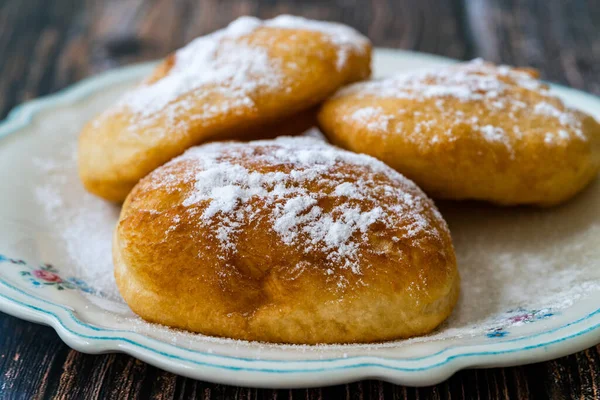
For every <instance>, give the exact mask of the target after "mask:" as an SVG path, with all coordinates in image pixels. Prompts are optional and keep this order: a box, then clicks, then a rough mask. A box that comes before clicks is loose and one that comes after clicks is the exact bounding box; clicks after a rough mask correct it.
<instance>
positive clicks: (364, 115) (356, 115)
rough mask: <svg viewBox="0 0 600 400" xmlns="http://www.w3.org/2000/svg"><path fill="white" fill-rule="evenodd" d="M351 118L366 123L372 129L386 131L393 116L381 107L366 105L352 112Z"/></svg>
mask: <svg viewBox="0 0 600 400" xmlns="http://www.w3.org/2000/svg"><path fill="white" fill-rule="evenodd" d="M349 119H351V120H353V121H356V122H359V123H361V124H364V125H365V126H366V127H367V129H370V130H376V131H386V130H387V129H388V127H389V122H390V120H391V119H392V117H391V116H389V115H387V114H386V113H385V111H384V110H383V109H382V108H381V107H364V108H360V109H358V110H356V111H355V112H353V113H352V114H350V116H349Z"/></svg>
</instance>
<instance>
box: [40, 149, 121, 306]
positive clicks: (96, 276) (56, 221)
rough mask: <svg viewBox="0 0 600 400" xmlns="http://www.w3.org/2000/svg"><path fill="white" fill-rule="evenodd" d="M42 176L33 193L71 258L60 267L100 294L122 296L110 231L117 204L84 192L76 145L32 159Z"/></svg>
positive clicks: (114, 221) (116, 217)
mask: <svg viewBox="0 0 600 400" xmlns="http://www.w3.org/2000/svg"><path fill="white" fill-rule="evenodd" d="M33 163H34V165H35V166H36V167H37V168H38V169H39V171H40V174H41V175H42V176H43V183H42V184H41V185H39V186H37V187H36V188H35V191H34V193H35V196H36V198H37V199H38V201H39V203H40V205H41V206H42V208H43V209H44V210H45V212H46V215H47V218H48V221H49V222H50V223H52V224H53V225H54V226H55V227H56V228H57V231H58V235H56V240H57V241H59V243H60V244H57V247H59V248H60V247H62V248H64V249H65V250H66V256H67V257H68V259H70V261H71V262H70V263H68V264H67V265H61V266H60V267H61V270H64V268H70V271H71V273H72V275H74V276H76V277H78V278H80V279H83V280H84V281H85V282H88V283H89V284H90V285H92V286H93V287H94V288H96V289H97V290H98V292H100V293H102V295H103V296H105V297H107V298H109V299H112V300H119V301H122V300H121V296H120V295H119V292H118V290H117V287H116V283H115V279H114V275H113V271H112V269H113V264H112V233H113V229H114V227H115V224H116V221H117V219H118V217H119V212H120V207H118V206H116V205H114V204H111V203H109V202H106V201H104V200H101V199H99V198H98V197H96V196H94V195H92V194H90V193H88V192H86V191H85V190H84V188H83V187H82V186H81V183H80V182H79V177H78V175H77V168H76V146H74V145H70V146H67V147H65V148H62V150H61V151H58V152H57V153H56V156H55V157H54V158H50V159H41V158H37V159H34V160H33Z"/></svg>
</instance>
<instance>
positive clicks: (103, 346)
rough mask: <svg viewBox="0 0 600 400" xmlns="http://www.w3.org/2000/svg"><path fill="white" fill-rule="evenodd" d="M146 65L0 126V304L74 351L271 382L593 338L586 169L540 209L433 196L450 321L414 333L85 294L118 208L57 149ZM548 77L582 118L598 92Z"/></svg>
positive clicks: (393, 374) (503, 357)
mask: <svg viewBox="0 0 600 400" xmlns="http://www.w3.org/2000/svg"><path fill="white" fill-rule="evenodd" d="M450 62H453V61H451V60H447V59H442V58H438V57H434V56H429V55H424V54H418V53H411V52H404V51H392V50H378V51H377V52H376V54H375V63H374V67H375V71H376V74H377V75H385V74H388V73H390V72H396V71H401V70H409V69H415V68H421V67H432V66H436V65H441V64H445V63H450ZM151 68H152V64H145V65H138V66H133V67H127V68H122V69H118V70H115V71H111V72H109V73H106V74H103V75H100V76H97V77H93V78H91V79H87V80H85V81H83V82H81V83H79V84H77V85H75V86H74V87H72V88H69V89H67V90H65V91H63V92H61V93H59V94H56V95H53V96H50V97H47V98H44V99H40V100H36V101H33V102H30V103H27V104H25V105H23V106H21V107H19V108H18V109H16V110H15V111H13V112H12V113H11V114H10V116H9V118H8V119H7V121H5V122H3V123H2V125H0V136H1V137H2V138H1V139H0V177H1V179H0V182H1V187H2V191H1V192H0V310H2V311H4V312H6V313H9V314H12V315H16V316H18V317H20V318H23V319H27V320H30V321H35V322H39V323H43V324H47V325H50V326H52V327H53V328H54V329H55V330H56V331H57V332H58V334H59V335H60V337H61V338H62V339H63V340H64V341H65V342H66V343H67V344H68V345H69V346H71V347H73V348H75V349H77V350H80V351H83V352H86V353H103V352H116V351H121V352H125V353H128V354H131V355H133V356H135V357H137V358H139V359H142V360H144V361H146V362H148V363H150V364H153V365H156V366H158V367H161V368H163V369H165V370H169V371H172V372H175V373H178V374H181V375H186V376H189V377H193V378H197V379H202V380H206V381H212V382H219V383H226V384H233V385H243V386H256V387H273V388H275V387H309V386H322V385H331V384H336V383H343V382H349V381H354V380H359V379H366V378H379V379H383V380H387V381H391V382H394V383H399V384H404V385H417V386H418V385H431V384H435V383H438V382H440V381H442V380H444V379H446V378H448V377H449V376H450V375H452V374H453V373H454V372H456V371H458V370H460V369H462V368H469V367H492V366H507V365H517V364H525V363H531V362H536V361H541V360H547V359H551V358H555V357H559V356H563V355H566V354H569V353H573V352H576V351H579V350H582V349H585V348H587V347H590V346H592V345H595V344H596V343H598V342H600V309H599V307H600V245H599V244H600V213H599V210H600V182H598V181H597V182H595V183H594V184H592V185H591V187H590V188H588V189H587V190H586V191H585V192H584V193H582V194H581V195H579V196H578V197H577V198H575V199H574V200H573V201H571V202H569V203H568V204H567V205H565V206H561V207H558V208H554V209H551V210H535V209H520V208H517V209H508V208H505V209H498V208H493V207H488V206H485V205H479V204H440V206H441V210H442V213H443V214H444V216H445V217H446V218H447V220H448V222H449V224H450V228H451V230H452V234H453V237H454V241H455V245H456V249H457V255H458V259H459V268H460V271H461V275H462V277H463V294H462V298H461V301H460V302H459V305H458V307H457V309H456V310H455V312H454V314H453V316H452V317H451V318H450V320H449V321H448V322H447V323H446V324H444V325H443V326H442V327H441V328H440V329H439V330H438V331H437V332H435V333H434V334H432V335H430V336H427V337H423V338H417V339H412V340H407V341H398V342H393V343H384V344H373V345H348V346H283V345H267V344H261V343H249V342H242V341H233V340H224V339H216V338H208V337H204V336H200V335H192V334H187V333H184V332H174V331H171V330H169V329H167V328H164V327H160V326H153V325H150V324H147V323H144V322H142V321H141V320H139V319H138V318H136V317H135V316H134V315H133V314H132V313H131V311H130V310H129V309H128V308H127V307H126V306H125V305H124V304H123V302H122V300H120V299H119V298H118V296H116V295H115V294H114V292H111V293H106V291H105V292H104V293H98V289H99V286H101V287H102V290H104V288H105V287H106V285H107V284H110V281H111V278H110V276H111V273H110V265H108V266H107V265H104V264H102V263H105V264H106V263H110V261H109V260H110V255H109V254H108V253H109V252H110V243H109V240H110V227H111V226H112V225H111V224H112V223H113V222H114V221H115V220H116V217H117V215H118V209H117V208H116V207H114V206H111V205H108V204H105V203H103V202H102V200H99V199H96V198H93V197H92V196H90V195H88V194H86V193H85V192H84V191H83V189H82V188H81V186H80V185H79V182H78V181H77V178H76V169H75V163H74V158H73V157H72V156H73V149H74V144H75V143H76V139H77V134H78V132H79V130H80V128H81V126H82V124H83V123H84V122H85V121H86V120H88V119H89V118H90V117H91V116H93V115H94V114H95V113H96V112H98V111H100V110H102V109H103V108H104V107H106V106H107V105H108V104H110V102H112V101H114V99H115V98H116V97H117V96H118V95H119V94H120V93H122V92H123V91H124V90H125V89H126V88H128V87H131V85H133V84H134V83H135V82H136V81H138V80H139V79H140V78H141V77H142V76H144V75H145V74H147V73H148V71H150V69H151ZM553 89H554V90H555V92H556V93H557V94H558V95H560V96H561V97H563V98H564V100H565V101H567V102H568V103H569V104H571V105H572V106H575V107H578V108H580V109H582V110H585V111H587V112H589V113H592V114H595V113H596V116H597V112H598V111H599V110H600V100H599V99H598V98H595V97H593V96H590V95H588V94H585V93H582V92H578V91H575V90H572V89H567V88H562V87H553ZM547 162H551V160H547ZM86 207H87V208H86ZM88 209H89V210H91V211H89V213H88V212H87V211H86V210H88ZM71 210H75V211H71ZM77 210H78V211H77ZM82 210H83V211H84V212H83V214H86V213H88V214H90V215H91V216H90V215H88V216H85V215H84V216H82V215H81V214H82V213H81V211H82ZM92 214H93V215H92ZM107 226H108V228H107ZM82 260H83V261H82ZM106 260H108V261H106ZM47 263H50V264H47ZM102 265H104V266H102ZM98 268H100V269H98ZM102 268H104V269H102ZM100 283H102V285H100Z"/></svg>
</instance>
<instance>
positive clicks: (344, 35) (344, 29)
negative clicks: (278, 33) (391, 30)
mask: <svg viewBox="0 0 600 400" xmlns="http://www.w3.org/2000/svg"><path fill="white" fill-rule="evenodd" d="M265 25H266V26H271V27H277V28H285V29H302V30H310V31H317V32H321V33H324V34H325V35H326V37H327V38H328V39H329V41H330V42H331V43H332V44H333V45H335V47H336V48H337V49H338V52H337V68H338V70H341V69H343V68H344V67H345V65H346V62H347V61H348V57H349V55H350V52H355V53H358V54H364V53H365V51H366V49H367V47H368V46H369V40H368V39H367V38H366V37H364V36H363V35H361V34H360V33H358V32H357V31H356V30H354V29H352V28H350V27H349V26H346V25H343V24H338V23H334V22H323V21H315V20H310V19H306V18H302V17H296V16H293V15H280V16H278V17H276V18H274V19H272V20H268V21H265Z"/></svg>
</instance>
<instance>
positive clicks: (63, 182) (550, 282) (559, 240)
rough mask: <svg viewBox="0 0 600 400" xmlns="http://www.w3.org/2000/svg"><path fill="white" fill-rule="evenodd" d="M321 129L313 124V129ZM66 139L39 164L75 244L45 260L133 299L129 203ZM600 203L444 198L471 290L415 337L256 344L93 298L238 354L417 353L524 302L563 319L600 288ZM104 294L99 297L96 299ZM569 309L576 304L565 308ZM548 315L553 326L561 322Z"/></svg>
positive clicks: (53, 211) (510, 323)
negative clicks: (128, 288) (127, 253)
mask: <svg viewBox="0 0 600 400" xmlns="http://www.w3.org/2000/svg"><path fill="white" fill-rule="evenodd" d="M66 129H68V127H66ZM316 134H317V133H316V132H314V131H313V133H312V135H316ZM74 135H75V133H74ZM60 137H61V135H47V136H45V138H47V139H48V140H50V138H52V145H51V146H48V147H51V148H55V149H58V150H56V151H52V152H48V154H47V155H44V156H39V157H37V158H36V159H35V166H36V168H37V170H38V172H37V173H38V176H37V178H36V179H35V182H37V184H36V185H37V186H36V188H35V193H34V194H35V198H36V199H37V201H38V203H39V205H40V209H41V210H43V215H44V216H45V219H46V220H47V222H48V223H49V229H52V233H53V238H54V242H53V246H54V247H56V248H58V249H64V252H65V257H64V259H61V260H58V259H57V260H44V261H49V262H54V263H55V265H56V266H57V267H58V268H59V270H60V272H61V276H65V277H66V276H75V277H77V278H79V279H82V280H84V281H85V282H87V283H88V284H89V285H91V286H92V287H93V288H94V289H96V291H97V292H98V293H104V294H105V295H107V296H108V297H109V298H112V299H118V301H119V304H120V305H121V304H123V303H122V302H123V300H122V299H121V298H120V296H119V294H118V290H117V288H116V284H115V282H114V278H113V266H112V260H111V239H112V232H113V228H114V226H115V224H116V222H117V220H118V213H119V207H117V206H114V205H112V204H110V203H108V202H105V201H103V200H101V199H98V198H96V197H94V196H92V195H90V194H88V193H86V192H85V190H84V189H83V188H82V187H81V184H80V182H79V178H78V176H77V166H76V161H75V151H76V146H75V145H74V140H73V141H70V142H68V141H64V142H63V141H62V140H61V141H58V142H55V140H58V139H59V138H60ZM74 137H75V136H73V138H74ZM63 140H64V139H63ZM356 186H357V185H355V184H353V183H351V182H344V183H340V184H338V185H336V186H335V188H334V189H333V190H335V191H336V192H337V195H339V196H342V195H348V196H350V197H354V196H359V194H358V189H357V187H356ZM598 204H600V181H597V182H595V183H594V184H593V185H592V187H590V188H589V190H587V191H585V192H584V193H582V194H581V195H580V196H578V197H577V198H575V199H574V200H573V201H572V202H569V203H568V204H566V205H565V206H563V207H560V208H558V209H553V210H531V209H515V208H506V209H505V208H496V207H491V206H486V205H476V206H474V205H473V204H472V203H469V204H466V203H464V204H462V203H444V204H442V207H441V210H442V212H443V214H444V216H445V217H446V219H447V220H448V223H449V225H450V229H451V231H452V235H453V239H454V244H455V249H456V255H457V261H458V266H459V270H460V272H461V281H462V282H461V298H460V301H459V304H458V305H457V307H456V309H455V310H454V312H453V314H452V315H451V317H450V319H449V320H448V321H447V322H446V323H445V324H444V325H442V326H441V327H440V328H439V329H438V330H437V331H436V332H435V333H433V334H431V335H428V336H424V337H419V338H414V339H410V340H404V341H395V342H388V343H384V344H368V345H344V346H334V345H328V346H291V345H273V344H262V343H248V342H245V341H239V340H230V339H222V338H213V337H207V336H203V335H198V334H191V333H185V332H181V331H175V330H171V329H169V328H167V327H164V326H159V325H154V324H149V323H146V322H144V321H142V320H140V319H139V318H137V317H133V316H132V315H131V314H123V313H122V311H121V312H119V311H118V310H117V309H118V308H117V307H115V306H113V305H112V304H114V303H110V304H108V303H107V302H100V301H96V300H94V301H93V304H96V306H97V307H99V308H100V309H101V310H104V312H105V313H106V315H107V318H106V321H105V322H106V324H109V322H108V321H111V320H113V319H114V320H115V321H116V322H115V324H114V325H110V326H111V327H114V328H115V329H133V330H134V331H136V332H139V333H141V334H145V335H148V336H151V337H155V338H158V339H160V340H163V341H166V342H168V343H172V344H174V345H177V346H182V347H188V348H197V349H200V350H202V351H207V350H206V349H207V348H208V349H211V351H214V352H215V353H221V354H230V355H233V356H235V355H237V356H240V355H241V354H245V355H247V356H248V357H251V358H257V359H258V358H265V359H267V358H278V357H280V353H278V352H279V351H281V350H282V349H293V350H294V354H296V355H297V357H306V358H323V357H324V358H329V357H330V356H329V354H330V353H328V352H330V351H339V352H340V357H341V354H342V352H343V353H348V354H350V355H351V356H354V355H357V354H376V353H377V352H378V351H380V350H381V351H382V352H383V353H380V354H382V355H384V356H385V355H389V354H390V352H391V351H394V350H396V349H399V351H401V352H404V351H407V350H408V349H411V351H412V349H413V347H412V345H414V344H417V343H428V344H430V345H435V343H439V345H440V346H442V347H441V348H444V347H446V346H450V345H453V344H455V343H457V341H458V342H459V344H460V343H464V342H463V341H464V340H468V338H470V337H475V338H476V340H481V338H482V337H483V338H485V335H486V333H487V332H489V330H490V329H493V328H495V327H498V326H499V324H500V326H502V327H504V328H505V329H506V330H510V329H511V328H513V327H517V326H519V325H522V322H519V320H516V319H511V318H507V315H508V316H510V315H513V314H514V313H515V311H514V310H518V309H526V310H536V309H537V310H542V309H543V310H552V312H554V313H557V314H558V318H561V315H560V314H561V313H562V310H564V309H565V308H567V307H569V306H571V305H573V304H575V303H579V302H581V301H582V299H586V298H588V297H589V296H590V294H592V293H597V292H599V291H600V269H599V268H597V263H598V259H600V248H599V247H598V246H597V238H598V237H599V235H600V221H599V220H598V215H599V214H598V212H597V208H598ZM302 206H304V204H302V203H301V204H299V205H298V204H296V205H294V204H293V203H292V204H291V205H290V206H289V207H290V210H291V209H294V210H298V209H299V208H300V207H302ZM307 206H308V205H307ZM40 223H41V221H40ZM173 223H174V224H177V223H178V222H177V221H173ZM557 227H560V229H557ZM287 229H288V228H285V230H287ZM298 273H301V266H299V268H298ZM331 273H332V274H334V271H333V270H331ZM94 298H96V297H95V296H90V299H91V300H93V299H94ZM84 304H85V306H82V307H85V308H86V309H87V308H88V307H92V305H88V303H84ZM72 306H74V307H77V306H78V305H75V304H73V305H72ZM568 313H570V311H564V313H563V314H564V315H565V316H566V315H567V314H568ZM545 323H546V324H548V325H551V324H553V323H554V321H553V320H548V321H547V322H545ZM532 325H535V324H532ZM533 329H540V328H535V327H534V328H533ZM542 329H545V328H542ZM509 335H510V336H509V337H517V336H518V335H519V333H518V332H516V331H512V330H510V333H509ZM399 356H402V354H399Z"/></svg>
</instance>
